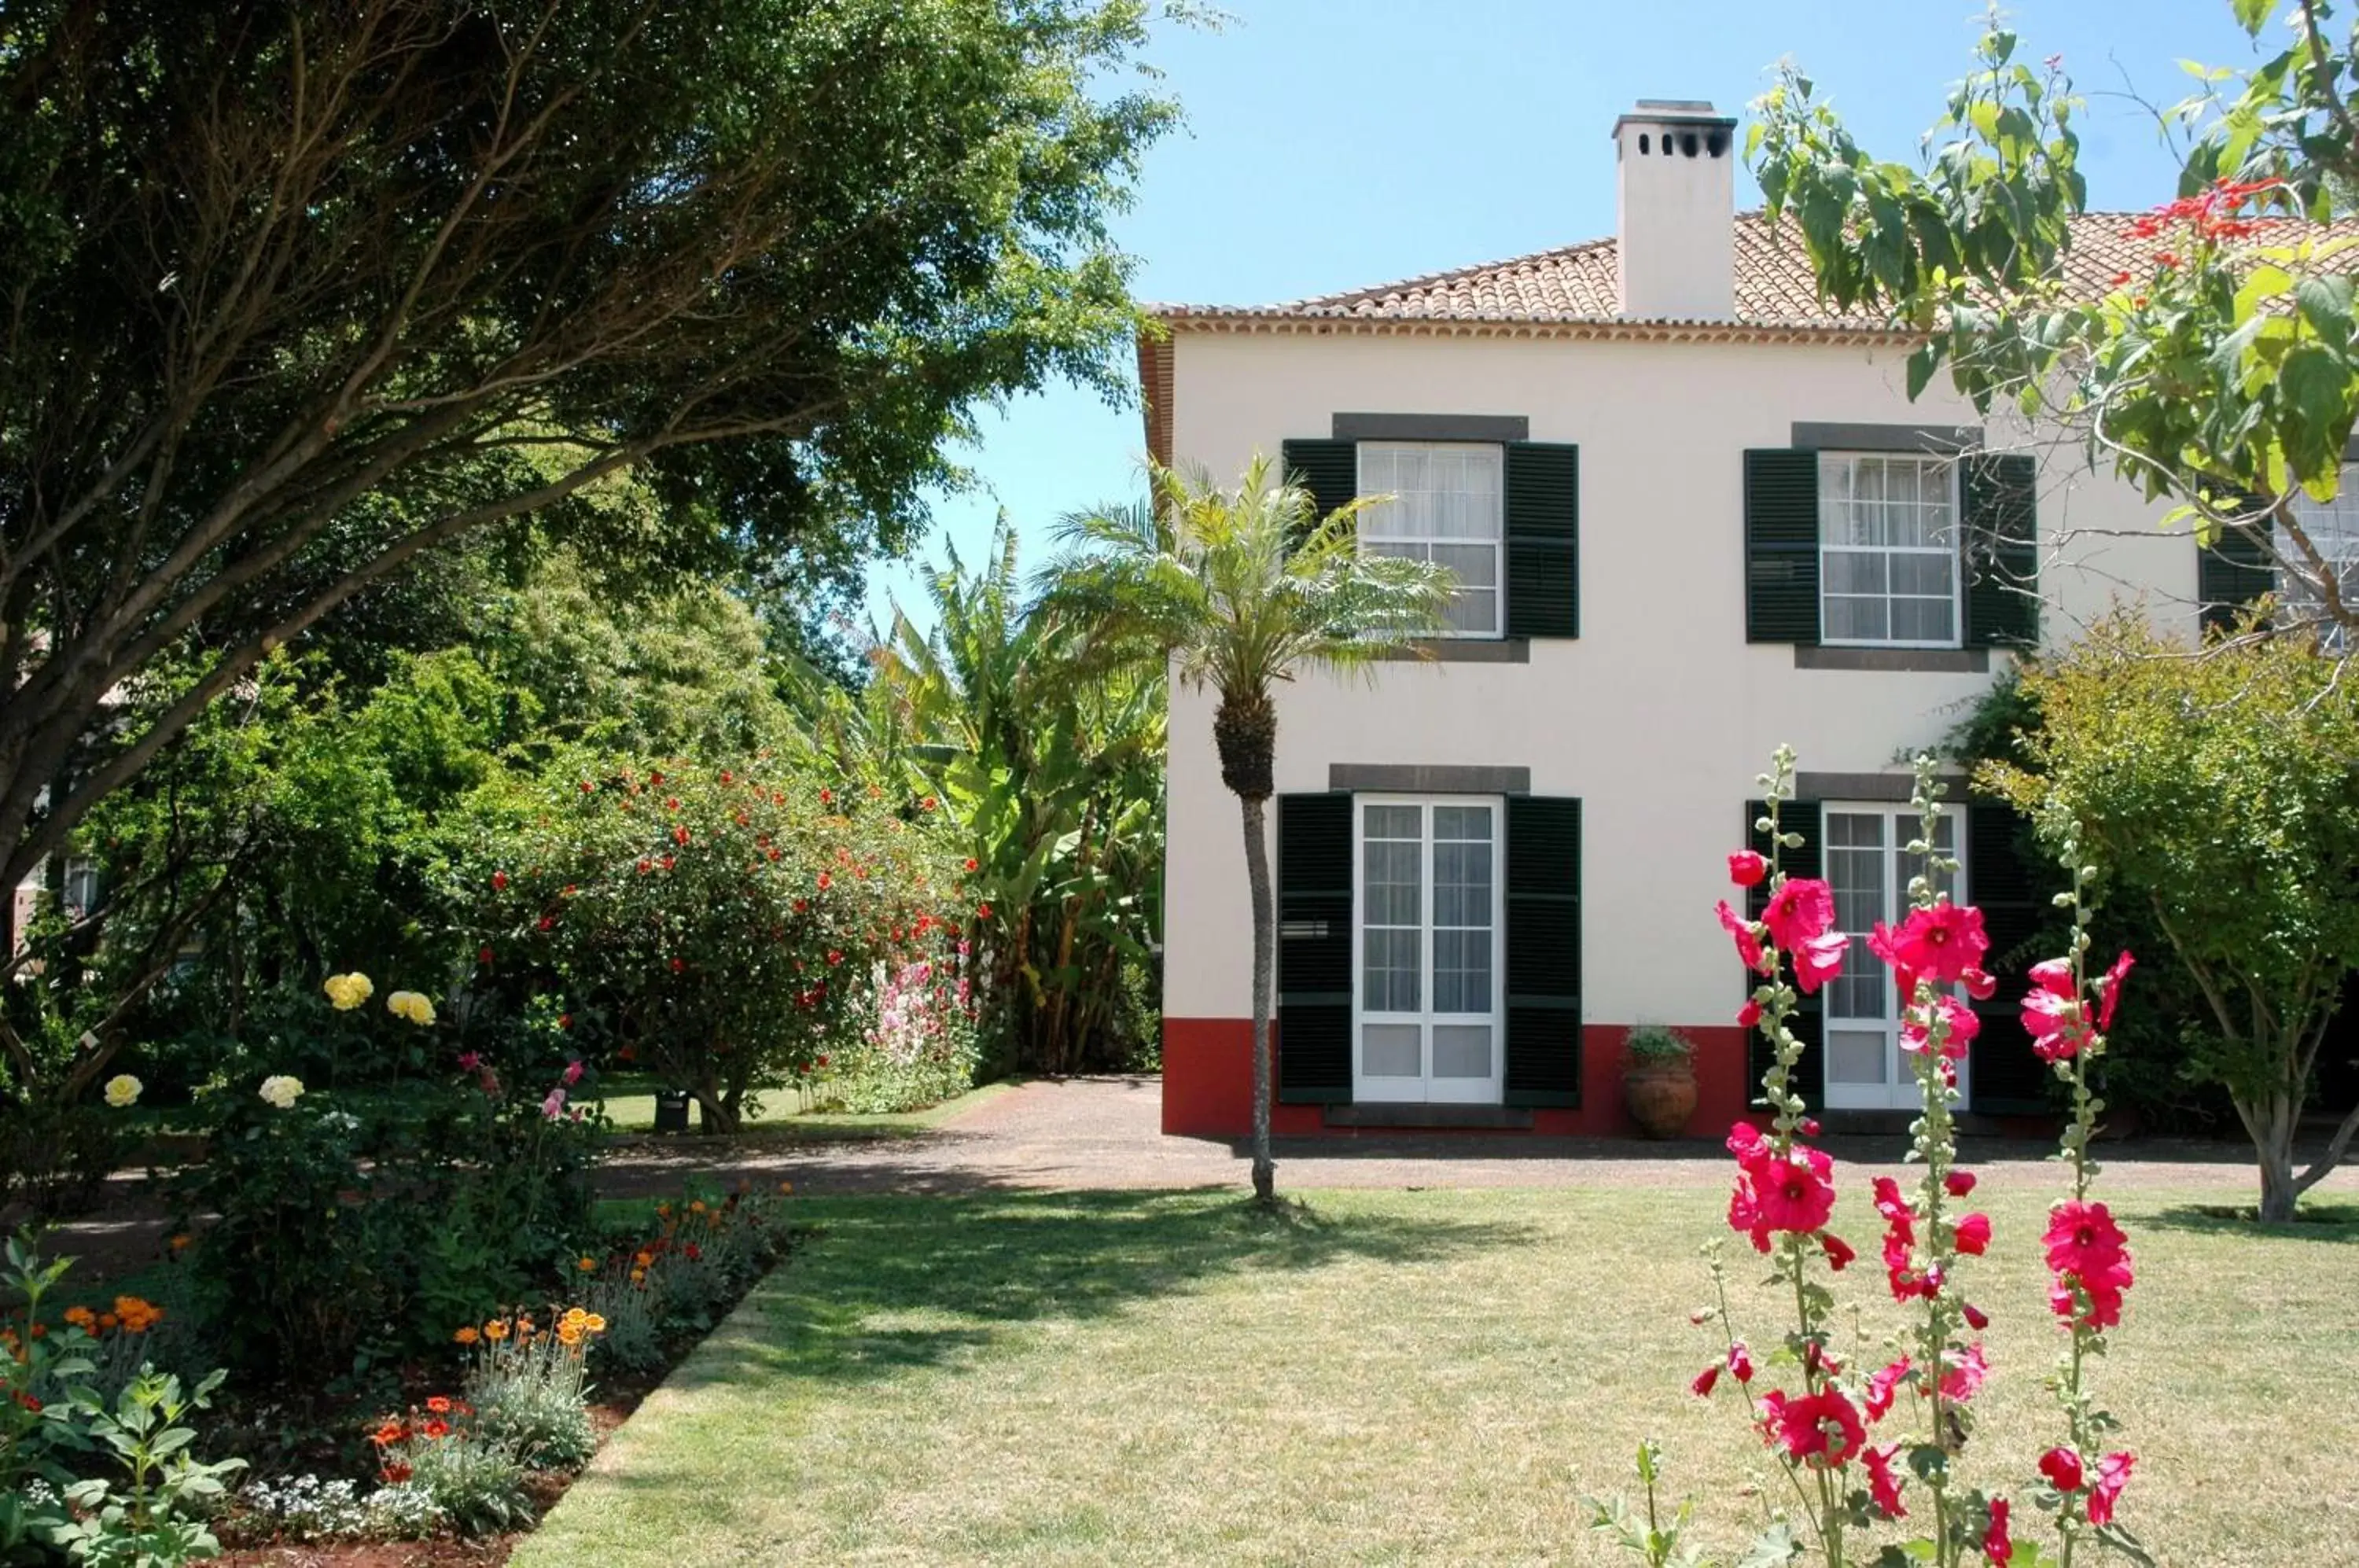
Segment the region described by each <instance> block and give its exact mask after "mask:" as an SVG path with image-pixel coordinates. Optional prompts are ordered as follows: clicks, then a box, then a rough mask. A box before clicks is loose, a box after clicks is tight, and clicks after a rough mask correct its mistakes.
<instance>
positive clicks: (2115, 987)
mask: <svg viewBox="0 0 2359 1568" xmlns="http://www.w3.org/2000/svg"><path fill="white" fill-rule="evenodd" d="M2136 963H2137V960H2136V959H2135V958H2132V957H2131V956H2130V955H2129V953H2128V950H2127V949H2125V950H2123V953H2122V955H2121V956H2120V957H2119V958H2116V959H2114V965H2113V967H2112V968H2110V969H2108V970H2106V971H2105V978H2104V985H2103V987H2102V988H2101V989H2100V990H2099V992H2098V1002H2097V1029H2098V1030H2099V1031H2100V1032H2103V1031H2104V1030H2106V1029H2111V1028H2113V1027H2114V1006H2115V1004H2117V1003H2119V1002H2120V1001H2121V999H2122V982H2123V981H2124V980H2125V979H2127V978H2128V977H2129V972H2130V969H2131V968H2132V966H2133V965H2135V964H2136Z"/></svg>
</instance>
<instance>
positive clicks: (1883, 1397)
mask: <svg viewBox="0 0 2359 1568" xmlns="http://www.w3.org/2000/svg"><path fill="white" fill-rule="evenodd" d="M1911 1370H1912V1368H1911V1367H1910V1365H1909V1361H1908V1357H1907V1356H1902V1357H1901V1358H1900V1359H1899V1360H1897V1361H1896V1362H1894V1363H1893V1364H1892V1365H1891V1366H1889V1367H1884V1368H1883V1369H1882V1370H1880V1371H1875V1372H1871V1373H1869V1374H1868V1375H1867V1399H1866V1403H1867V1419H1868V1420H1870V1421H1882V1420H1883V1419H1884V1417H1885V1413H1886V1411H1888V1410H1891V1409H1892V1401H1893V1399H1896V1398H1897V1396H1898V1394H1899V1392H1900V1385H1901V1384H1903V1383H1905V1382H1907V1381H1908V1374H1909V1372H1910V1371H1911Z"/></svg>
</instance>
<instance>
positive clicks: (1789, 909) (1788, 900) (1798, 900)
mask: <svg viewBox="0 0 2359 1568" xmlns="http://www.w3.org/2000/svg"><path fill="white" fill-rule="evenodd" d="M1761 923H1762V924H1763V925H1766V926H1767V927H1768V928H1769V940H1770V941H1772V942H1776V943H1777V945H1778V946H1779V947H1782V948H1784V949H1785V950H1786V951H1787V952H1788V953H1791V952H1793V951H1794V950H1795V949H1796V948H1798V947H1799V946H1801V945H1802V944H1803V943H1804V942H1808V941H1810V939H1811V938H1812V937H1814V936H1817V935H1819V934H1820V933H1821V932H1822V931H1825V930H1826V929H1827V928H1828V927H1829V926H1831V925H1833V924H1834V923H1835V892H1834V889H1833V888H1832V887H1828V886H1827V885H1826V884H1825V883H1824V882H1821V881H1820V880H1819V879H1818V878H1817V877H1787V878H1786V880H1785V881H1784V882H1782V883H1780V884H1779V885H1778V887H1777V891H1776V892H1774V893H1772V894H1770V895H1769V905H1768V908H1767V909H1763V910H1762V911H1761Z"/></svg>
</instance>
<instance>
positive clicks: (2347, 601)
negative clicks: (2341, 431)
mask: <svg viewBox="0 0 2359 1568" xmlns="http://www.w3.org/2000/svg"><path fill="white" fill-rule="evenodd" d="M2289 509H2290V510H2291V511H2292V513H2293V520H2294V521H2295V522H2297V523H2299V525H2300V526H2301V531H2302V534H2303V536H2304V537H2305V538H2307V539H2309V540H2310V547H2311V548H2312V549H2314V550H2317V551H2318V553H2319V554H2320V555H2321V556H2323V557H2324V558H2325V560H2326V564H2327V565H2328V566H2329V567H2331V568H2332V570H2333V572H2334V580H2335V587H2336V591H2337V592H2338V593H2341V594H2342V596H2343V608H2344V609H2346V610H2349V609H2352V608H2354V607H2359V468H2354V467H2345V468H2344V469H2343V484H2342V485H2341V487H2340V488H2338V489H2337V490H2336V491H2335V492H2334V499H2333V500H2332V501H2313V500H2311V499H2310V497H2309V495H2305V494H2303V493H2302V492H2300V491H2299V490H2298V491H2296V492H2294V495H2293V499H2292V501H2291V502H2290V503H2289ZM2279 550H2280V553H2283V554H2287V555H2291V556H2293V557H2295V558H2296V559H2299V550H2296V549H2295V548H2294V547H2293V544H2292V541H2291V540H2280V541H2279ZM2277 577H2278V579H2279V581H2278V584H2277V597H2278V599H2279V600H2280V601H2281V602H2283V604H2284V605H2285V607H2286V609H2287V610H2288V611H2289V612H2290V613H2292V614H2293V615H2297V616H2311V615H2323V614H2325V612H2326V595H2325V594H2323V593H2320V592H2319V591H2318V585H2317V584H2316V583H2312V582H2310V580H2309V579H2308V578H2307V576H2304V577H2295V576H2293V575H2291V574H2290V573H2288V572H2286V571H2284V570H2283V569H2282V568H2280V569H2279V570H2278V572H2277ZM2319 638H2320V640H2321V642H2323V643H2324V644H2325V645H2326V646H2327V647H2328V648H2332V649H2334V650H2335V651H2337V652H2340V651H2342V649H2343V645H2344V642H2345V638H2344V637H2343V628H2342V627H2341V626H2322V627H2321V628H2320V631H2319Z"/></svg>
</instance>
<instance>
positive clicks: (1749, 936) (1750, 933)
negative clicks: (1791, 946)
mask: <svg viewBox="0 0 2359 1568" xmlns="http://www.w3.org/2000/svg"><path fill="white" fill-rule="evenodd" d="M1717 912H1718V914H1719V915H1720V927H1721V929H1722V930H1723V931H1726V932H1727V933H1728V934H1729V935H1730V936H1732V937H1734V939H1735V940H1736V956H1737V957H1739V958H1741V959H1743V960H1744V961H1745V968H1747V969H1761V968H1762V966H1761V959H1762V953H1761V939H1760V937H1758V936H1757V935H1756V934H1755V933H1754V930H1753V925H1752V922H1751V921H1749V920H1738V919H1737V918H1736V911H1735V910H1734V909H1730V908H1729V907H1728V900H1727V899H1725V898H1723V899H1722V900H1721V901H1720V907H1719V909H1718V911H1717ZM1762 973H1763V974H1767V973H1768V971H1767V970H1766V969H1762Z"/></svg>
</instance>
